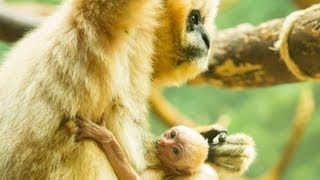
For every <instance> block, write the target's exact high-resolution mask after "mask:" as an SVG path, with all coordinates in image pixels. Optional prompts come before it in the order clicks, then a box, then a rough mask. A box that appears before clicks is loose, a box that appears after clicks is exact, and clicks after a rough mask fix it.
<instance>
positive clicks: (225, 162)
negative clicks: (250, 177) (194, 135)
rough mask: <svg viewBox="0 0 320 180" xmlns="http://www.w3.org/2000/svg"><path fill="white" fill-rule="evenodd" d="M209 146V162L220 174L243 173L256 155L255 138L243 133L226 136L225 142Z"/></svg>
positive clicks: (235, 174) (237, 174)
mask: <svg viewBox="0 0 320 180" xmlns="http://www.w3.org/2000/svg"><path fill="white" fill-rule="evenodd" d="M209 146H210V147H209V155H208V158H207V162H208V163H209V164H210V165H211V166H212V167H213V168H214V169H215V170H216V171H217V172H218V174H219V175H232V176H239V175H242V174H243V173H244V172H245V171H246V170H247V169H248V168H249V166H250V165H251V164H252V162H253V161H254V159H255V157H256V151H255V143H254V141H253V139H252V138H251V137H250V136H248V135H246V134H242V133H238V134H233V135H229V136H226V139H225V142H218V143H211V144H209Z"/></svg>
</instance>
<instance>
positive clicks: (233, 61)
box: [190, 10, 320, 89]
mask: <svg viewBox="0 0 320 180" xmlns="http://www.w3.org/2000/svg"><path fill="white" fill-rule="evenodd" d="M283 21H284V20H283V19H276V20H271V21H268V22H265V23H263V24H261V25H259V26H256V27H253V26H250V25H240V26H238V27H235V28H231V29H227V30H223V31H219V32H218V33H217V35H216V39H215V42H214V44H213V49H214V53H213V56H212V57H211V61H210V66H209V70H208V71H206V72H205V73H203V74H201V75H200V76H198V77H197V78H196V79H195V80H193V81H191V82H190V83H191V84H195V83H209V84H212V85H214V86H219V87H225V88H234V89H241V88H254V87H262V86H271V85H277V84H285V83H292V82H299V81H302V80H301V79H298V78H297V77H296V76H295V75H293V74H292V73H291V72H290V70H289V69H288V68H287V66H286V64H285V63H284V61H283V60H282V59H281V58H280V55H279V52H278V51H277V50H275V49H274V43H275V42H276V41H278V35H279V30H280V28H281V26H282V23H283ZM319 29H320V10H315V11H312V12H309V13H306V14H304V15H303V16H301V18H299V19H297V20H296V21H295V23H294V26H293V28H292V30H291V31H290V34H289V39H288V45H289V48H288V49H289V53H290V55H291V57H292V59H293V60H294V62H295V64H297V65H298V66H299V68H300V69H301V70H302V71H303V72H304V73H306V74H308V75H309V76H312V77H314V79H316V77H317V76H319V73H320V31H319Z"/></svg>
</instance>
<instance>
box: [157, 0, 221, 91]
mask: <svg viewBox="0 0 320 180" xmlns="http://www.w3.org/2000/svg"><path fill="white" fill-rule="evenodd" d="M165 2H166V3H165V6H166V10H167V12H166V16H167V17H168V19H167V21H168V22H163V23H162V24H161V25H163V27H162V28H160V31H159V33H158V36H159V37H160V36H161V37H160V38H159V39H160V40H161V42H159V43H157V44H156V48H155V49H156V51H160V52H158V53H157V52H156V60H155V80H156V81H159V82H160V84H169V85H175V84H180V83H181V82H184V81H186V80H188V79H190V78H193V77H194V76H196V75H197V74H199V73H200V72H202V71H204V70H206V68H207V65H208V54H209V52H210V45H211V39H212V35H213V29H214V18H215V15H216V11H217V5H218V2H219V0H166V1H165ZM163 21H164V20H163ZM166 28H167V29H166ZM168 36H171V37H168ZM164 37H165V38H164ZM160 40H159V41H160ZM164 42H166V43H167V44H165V43H164ZM157 46H164V47H157ZM169 76H170V77H169Z"/></svg>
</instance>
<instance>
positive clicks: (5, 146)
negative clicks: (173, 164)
mask: <svg viewBox="0 0 320 180" xmlns="http://www.w3.org/2000/svg"><path fill="white" fill-rule="evenodd" d="M216 2H217V1H216V0H167V1H166V0H164V1H161V0H152V1H150V0H134V1H129V0H66V1H65V3H64V4H63V5H62V7H61V8H60V9H59V10H58V11H57V12H56V13H55V14H54V15H53V16H52V17H50V18H48V19H47V20H46V22H45V23H43V24H42V25H41V26H40V27H39V28H37V29H36V30H34V31H33V32H31V33H29V34H28V35H26V37H25V38H23V39H22V40H21V41H20V42H18V43H17V44H16V45H15V46H14V47H13V48H12V50H11V51H10V52H9V54H8V55H7V56H6V59H5V61H4V62H3V64H2V65H1V69H0V77H1V78H0V102H1V104H0V127H1V128H0V144H1V146H0V174H1V177H5V178H7V179H24V178H30V179H108V180H109V179H116V176H115V175H114V173H113V171H112V168H111V166H110V164H109V163H108V161H107V159H106V157H105V156H104V154H103V153H102V151H101V149H100V148H99V147H98V146H97V145H96V144H95V143H94V142H87V141H85V142H81V143H75V142H74V135H73V133H72V132H70V131H72V130H73V127H75V125H74V122H73V121H72V120H71V121H70V119H73V118H74V117H75V116H76V114H81V115H83V116H85V117H88V118H89V119H93V120H94V121H97V120H98V119H99V118H100V116H102V114H103V113H105V114H107V115H108V119H110V120H109V121H107V122H106V126H107V128H108V129H109V130H111V131H112V132H113V133H114V135H115V137H116V138H117V140H118V141H119V143H120V144H121V146H122V148H123V149H124V151H125V152H126V154H127V156H128V159H129V161H130V162H131V164H132V165H133V167H134V168H135V169H136V170H137V171H138V172H141V171H143V170H144V169H145V168H146V163H147V159H146V157H145V153H146V152H147V148H146V146H145V145H146V144H148V139H149V138H148V136H149V130H148V122H147V120H146V116H147V112H148V108H147V99H148V96H149V92H150V88H151V87H150V86H151V82H150V80H151V75H152V72H153V69H155V70H154V73H153V76H152V78H154V79H155V82H156V83H155V84H178V83H181V82H184V81H186V80H187V79H189V78H191V77H193V76H195V75H196V74H198V73H199V72H201V71H202V70H204V69H205V67H206V64H207V58H206V57H205V56H203V57H201V58H200V59H197V60H192V61H190V60H188V59H187V60H185V59H183V58H184V57H185V56H182V57H181V55H182V54H181V52H180V51H179V49H180V47H181V46H183V45H186V44H188V43H189V42H191V40H190V39H189V38H188V37H187V35H185V34H184V33H185V32H184V31H185V29H184V26H185V17H186V14H187V13H188V11H189V10H190V9H191V8H199V9H201V11H202V12H203V14H206V13H208V14H209V15H208V17H206V19H207V20H206V22H208V23H206V24H208V25H210V26H213V23H212V20H213V15H214V14H215V12H216V6H215V5H213V4H216ZM209 10H210V11H209ZM211 14H212V16H211ZM192 43H194V42H192ZM177 60H183V61H189V62H188V63H183V64H181V65H180V66H177V64H178V63H177ZM152 66H153V67H152ZM146 141H147V142H146ZM199 173H200V174H202V175H207V178H208V177H211V176H212V174H213V173H214V170H213V169H211V170H209V171H208V169H206V171H205V172H202V171H201V172H199ZM155 176H158V174H155ZM201 177H202V176H201ZM149 178H150V177H149ZM151 178H152V177H151ZM190 178H197V176H193V177H190Z"/></svg>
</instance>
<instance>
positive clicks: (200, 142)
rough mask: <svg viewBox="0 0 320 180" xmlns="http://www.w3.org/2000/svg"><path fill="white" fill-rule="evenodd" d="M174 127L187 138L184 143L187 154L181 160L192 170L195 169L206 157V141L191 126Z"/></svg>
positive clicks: (207, 146)
mask: <svg viewBox="0 0 320 180" xmlns="http://www.w3.org/2000/svg"><path fill="white" fill-rule="evenodd" d="M175 129H176V130H178V131H179V133H180V135H183V136H184V137H185V138H186V139H187V140H188V141H187V143H186V144H184V148H185V149H186V151H185V152H186V153H187V154H185V156H184V157H183V161H184V162H185V164H186V165H188V166H190V167H191V168H192V170H193V171H197V170H198V169H199V168H200V166H201V165H202V164H203V163H204V161H205V160H206V159H207V156H208V150H209V145H208V142H207V141H206V140H205V139H204V137H203V136H201V135H200V134H199V133H198V132H197V131H195V130H193V129H191V128H188V127H185V126H177V127H176V128H175Z"/></svg>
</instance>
